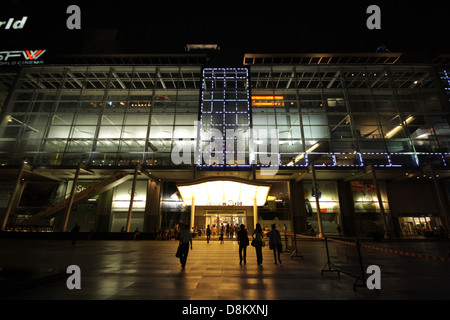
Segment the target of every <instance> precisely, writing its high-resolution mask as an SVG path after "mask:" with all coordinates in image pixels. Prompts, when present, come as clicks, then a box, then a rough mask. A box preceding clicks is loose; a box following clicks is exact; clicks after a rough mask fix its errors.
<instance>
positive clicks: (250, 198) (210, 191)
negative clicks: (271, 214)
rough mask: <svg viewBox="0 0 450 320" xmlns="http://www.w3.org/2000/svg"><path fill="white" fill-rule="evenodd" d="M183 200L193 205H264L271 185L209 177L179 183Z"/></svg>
mask: <svg viewBox="0 0 450 320" xmlns="http://www.w3.org/2000/svg"><path fill="white" fill-rule="evenodd" d="M177 187H178V190H179V192H180V195H181V198H182V199H183V202H184V203H185V204H186V205H188V206H191V205H192V199H193V198H194V199H195V201H194V204H195V206H227V205H228V206H234V205H240V206H253V205H254V203H255V202H254V201H255V199H256V205H257V206H262V205H264V204H265V203H266V199H267V195H268V193H269V189H270V185H265V184H256V183H252V182H248V181H240V180H234V179H223V178H218V179H208V180H205V181H198V182H194V183H191V184H183V185H177Z"/></svg>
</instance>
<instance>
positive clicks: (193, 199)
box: [190, 197, 195, 232]
mask: <svg viewBox="0 0 450 320" xmlns="http://www.w3.org/2000/svg"><path fill="white" fill-rule="evenodd" d="M194 221H195V198H194V197H192V204H191V223H190V230H191V232H192V230H193V229H192V228H193V227H194Z"/></svg>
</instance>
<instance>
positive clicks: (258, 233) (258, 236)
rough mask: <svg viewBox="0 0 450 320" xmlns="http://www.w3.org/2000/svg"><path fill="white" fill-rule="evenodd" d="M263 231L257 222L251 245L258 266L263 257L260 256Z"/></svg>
mask: <svg viewBox="0 0 450 320" xmlns="http://www.w3.org/2000/svg"><path fill="white" fill-rule="evenodd" d="M263 236H264V235H263V232H262V229H261V225H260V224H259V223H257V224H256V228H255V230H254V231H253V234H252V238H253V240H254V241H252V244H254V245H253V246H254V247H255V250H256V260H257V262H258V266H259V265H261V264H262V261H263V257H262V242H263Z"/></svg>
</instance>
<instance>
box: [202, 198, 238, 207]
mask: <svg viewBox="0 0 450 320" xmlns="http://www.w3.org/2000/svg"><path fill="white" fill-rule="evenodd" d="M205 205H206V206H224V207H225V206H227V207H234V206H242V201H233V200H228V201H206V204H205Z"/></svg>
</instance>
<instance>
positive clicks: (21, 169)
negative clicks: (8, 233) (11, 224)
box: [1, 161, 25, 231]
mask: <svg viewBox="0 0 450 320" xmlns="http://www.w3.org/2000/svg"><path fill="white" fill-rule="evenodd" d="M24 168H25V161H22V164H21V166H20V169H19V173H18V174H17V178H16V183H15V184H14V187H13V189H12V192H11V196H10V197H9V202H8V206H7V207H6V212H5V216H4V217H3V222H2V228H1V230H2V231H3V230H5V228H6V224H7V223H8V218H9V214H10V213H11V209H12V205H13V202H14V198H15V197H16V194H17V190H18V189H19V185H20V180H21V179H22V174H23V170H24Z"/></svg>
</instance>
